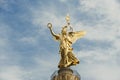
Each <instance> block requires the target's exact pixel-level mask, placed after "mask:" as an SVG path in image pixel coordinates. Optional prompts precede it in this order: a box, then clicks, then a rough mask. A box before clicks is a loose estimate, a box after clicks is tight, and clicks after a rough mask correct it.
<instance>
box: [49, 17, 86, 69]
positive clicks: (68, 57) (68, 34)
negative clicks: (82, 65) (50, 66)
mask: <svg viewBox="0 0 120 80" xmlns="http://www.w3.org/2000/svg"><path fill="white" fill-rule="evenodd" d="M66 22H67V25H65V26H64V27H62V30H61V33H59V34H56V33H54V31H53V30H52V24H51V23H48V24H47V26H48V28H49V30H50V32H51V34H52V36H53V38H54V39H55V40H56V41H59V43H60V45H59V53H60V55H61V59H60V62H59V64H58V67H59V68H66V67H70V66H73V65H76V64H79V60H78V59H77V57H76V56H75V55H74V53H73V48H72V44H73V43H75V42H76V41H77V40H78V39H79V38H82V37H83V36H84V35H85V34H86V31H76V32H74V31H73V28H72V27H71V25H70V16H69V15H67V16H66ZM68 28H70V31H68Z"/></svg>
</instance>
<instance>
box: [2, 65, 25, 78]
mask: <svg viewBox="0 0 120 80" xmlns="http://www.w3.org/2000/svg"><path fill="white" fill-rule="evenodd" d="M22 74H24V73H23V72H22V70H21V69H20V68H19V67H17V66H9V67H1V71H0V79H1V80H9V79H10V80H21V75H22Z"/></svg>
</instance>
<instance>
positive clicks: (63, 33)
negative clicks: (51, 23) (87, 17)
mask: <svg viewBox="0 0 120 80" xmlns="http://www.w3.org/2000/svg"><path fill="white" fill-rule="evenodd" d="M61 34H62V35H66V34H67V26H64V27H63V28H62V30H61Z"/></svg>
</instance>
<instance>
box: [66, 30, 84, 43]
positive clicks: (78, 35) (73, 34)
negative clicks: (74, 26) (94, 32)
mask: <svg viewBox="0 0 120 80" xmlns="http://www.w3.org/2000/svg"><path fill="white" fill-rule="evenodd" d="M85 34H86V31H76V32H69V33H68V36H69V38H70V41H71V42H72V43H75V42H76V41H77V40H78V39H79V38H82V37H83V36H84V35H85Z"/></svg>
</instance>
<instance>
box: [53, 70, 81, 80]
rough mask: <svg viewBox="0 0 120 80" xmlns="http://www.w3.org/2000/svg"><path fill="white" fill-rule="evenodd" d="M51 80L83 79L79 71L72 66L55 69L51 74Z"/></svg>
mask: <svg viewBox="0 0 120 80" xmlns="http://www.w3.org/2000/svg"><path fill="white" fill-rule="evenodd" d="M51 80H81V79H80V75H79V74H78V73H77V71H75V70H72V69H70V68H62V69H60V70H58V71H55V72H54V73H53V75H52V76H51Z"/></svg>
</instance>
